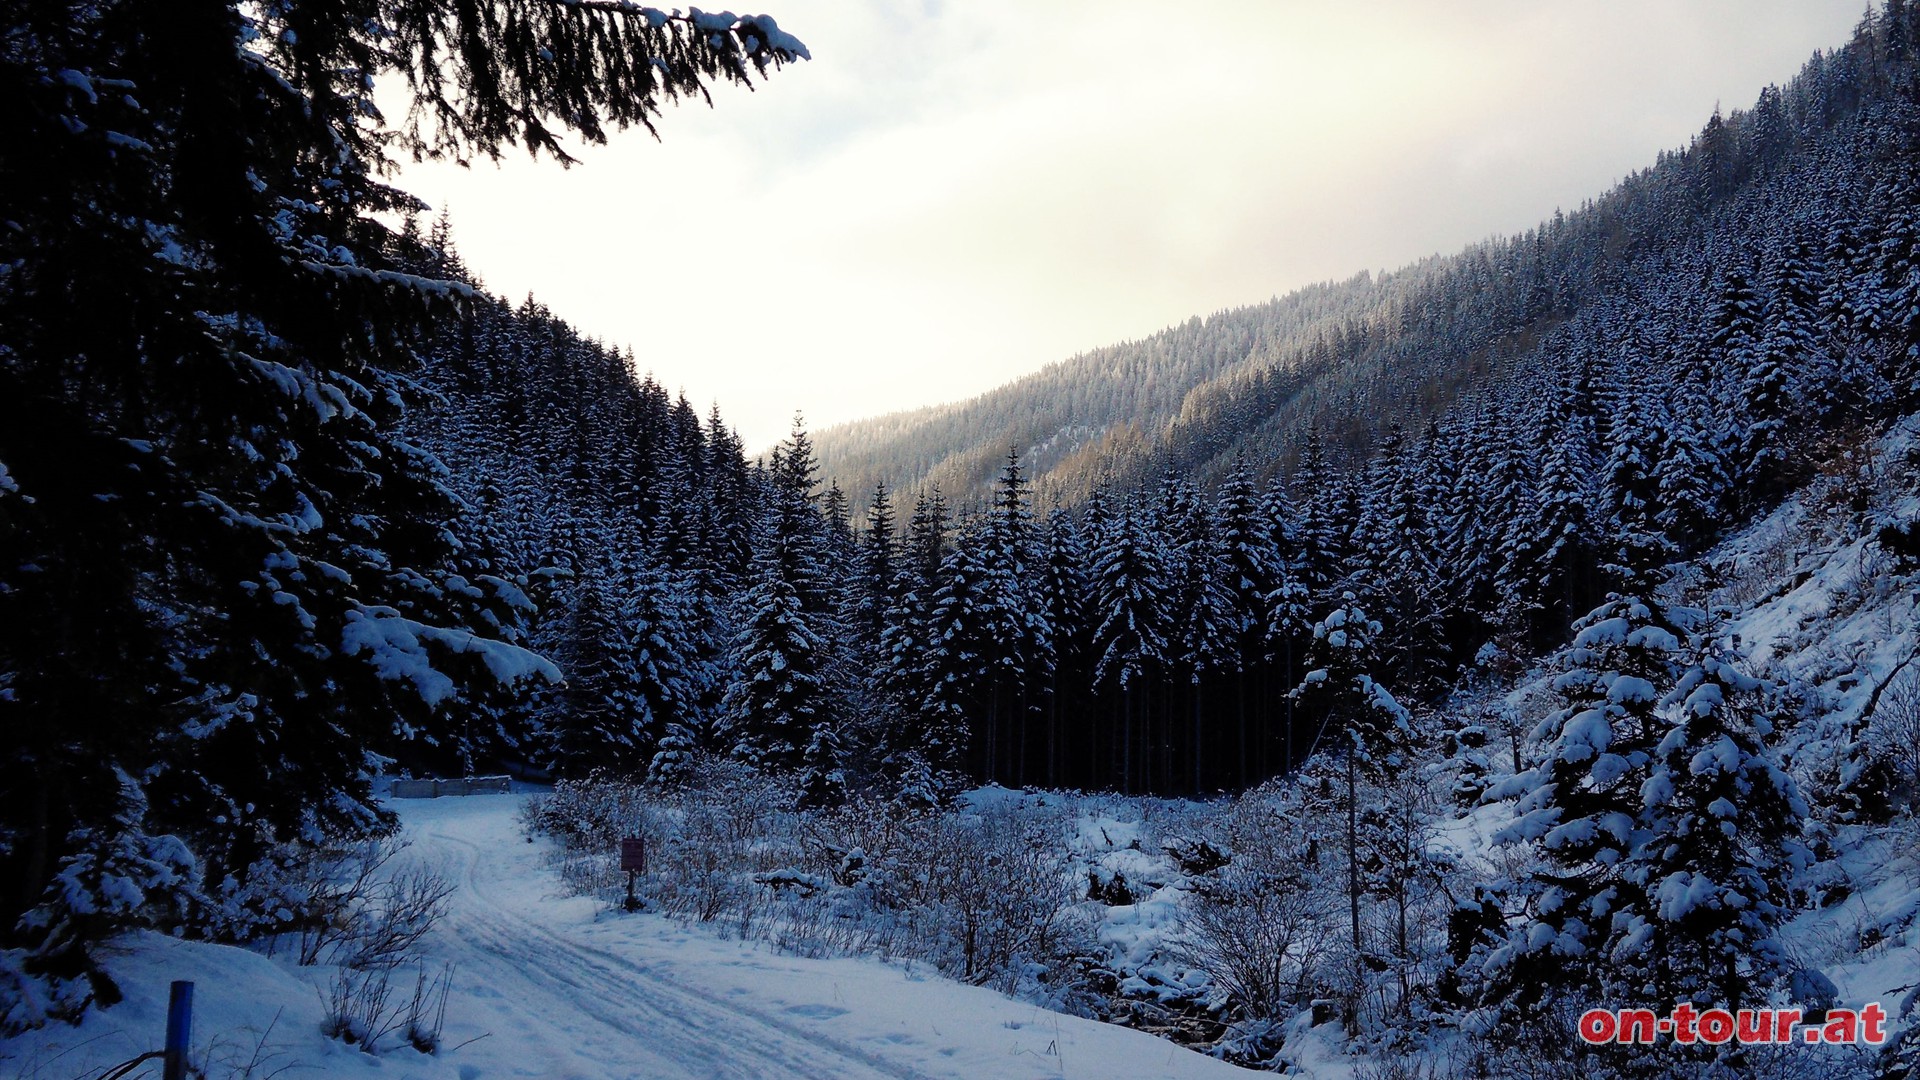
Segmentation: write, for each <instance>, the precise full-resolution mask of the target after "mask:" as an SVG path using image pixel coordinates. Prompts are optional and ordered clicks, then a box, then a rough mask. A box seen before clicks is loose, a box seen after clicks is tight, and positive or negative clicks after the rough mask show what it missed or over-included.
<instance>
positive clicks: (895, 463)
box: [817, 5, 1910, 502]
mask: <svg viewBox="0 0 1920 1080" xmlns="http://www.w3.org/2000/svg"><path fill="white" fill-rule="evenodd" d="M1891 6H1892V7H1893V8H1894V11H1893V13H1892V14H1891V15H1889V16H1887V19H1889V20H1891V22H1892V23H1898V22H1900V21H1902V20H1904V19H1906V18H1907V16H1906V14H1905V10H1904V7H1903V6H1902V5H1891ZM1877 18H1878V17H1876V19H1877ZM1898 37H1899V33H1898V32H1895V33H1894V35H1893V36H1892V37H1889V36H1887V34H1886V33H1884V32H1883V31H1881V30H1879V29H1877V28H1876V22H1875V20H1868V21H1864V22H1862V23H1861V25H1860V27H1859V29H1858V31H1857V33H1856V37H1855V40H1854V41H1853V43H1852V44H1851V45H1849V46H1848V47H1846V48H1843V49H1837V50H1833V51H1823V52H1820V53H1817V54H1815V55H1814V56H1813V57H1812V58H1811V60H1810V61H1809V62H1808V64H1807V65H1806V67H1805V69H1804V70H1803V71H1802V72H1801V73H1800V74H1799V75H1798V77H1797V78H1795V79H1793V80H1791V81H1790V82H1788V83H1786V84H1785V85H1784V86H1783V87H1768V88H1767V89H1766V90H1765V91H1764V92H1763V93H1762V94H1761V95H1760V97H1759V99H1758V100H1757V101H1755V102H1754V104H1753V105H1752V106H1751V107H1750V108H1748V109H1745V110H1742V111H1735V112H1732V113H1730V114H1728V115H1725V116H1721V115H1719V114H1718V113H1717V112H1716V114H1715V115H1714V116H1713V118H1712V119H1711V120H1710V121H1709V122H1708V123H1707V124H1706V126H1705V127H1704V128H1703V129H1702V130H1701V131H1700V133H1699V135H1698V136H1697V137H1696V138H1695V139H1694V140H1693V142H1692V144H1691V145H1690V146H1688V147H1686V148H1684V149H1678V150H1674V151H1671V152H1666V153H1663V154H1661V155H1660V156H1659V160H1658V161H1657V162H1656V163H1654V164H1653V165H1652V166H1650V167H1649V168H1646V169H1644V170H1642V171H1640V172H1638V173H1636V174H1634V175H1632V176H1630V177H1629V178H1628V179H1626V180H1625V181H1623V182H1622V183H1620V184H1619V185H1618V186H1616V187H1615V188H1614V189H1613V190H1611V191H1609V192H1607V193H1605V194H1603V195H1600V196H1599V197H1597V198H1595V199H1593V200H1590V201H1589V202H1587V203H1586V204H1585V205H1583V206H1581V207H1580V208H1578V209H1576V210H1573V211H1571V212H1567V213H1561V212H1558V211H1556V212H1555V213H1554V214H1553V215H1552V217H1551V218H1550V219H1549V220H1546V221H1543V222H1542V223H1541V225H1540V226H1539V227H1538V228H1536V229H1533V230H1531V231H1529V232H1526V233H1524V234H1522V235H1518V236H1513V237H1507V238H1497V239H1493V240H1489V241H1487V242H1484V243H1480V244H1476V245H1474V246H1472V247H1470V248H1468V249H1466V250H1465V251H1462V252H1460V253H1459V254H1456V255H1452V256H1448V257H1439V258H1431V259H1426V260H1422V261H1421V262H1419V263H1416V264H1414V265H1411V266H1407V267H1404V268H1401V269H1398V270H1394V271H1392V272H1389V273H1385V274H1377V275H1375V274H1368V273H1362V274H1360V275H1358V276H1356V277H1355V278H1352V279H1350V280H1347V281H1344V282H1337V283H1327V284H1322V285H1317V286H1314V287H1311V288H1306V289H1302V290H1299V291H1297V292H1294V293H1290V294H1288V295H1286V296H1282V297H1278V298H1276V299H1274V300H1272V301H1271V302H1269V303H1266V304H1260V305H1255V306H1252V307H1247V308H1239V309H1234V310H1228V311H1220V312H1215V313H1213V314H1211V315H1209V316H1207V317H1205V318H1202V317H1200V316H1195V317H1193V318H1191V319H1189V320H1187V321H1186V322H1185V323H1183V324H1181V325H1179V326H1174V327H1170V328H1168V329H1167V330H1165V331H1163V332H1162V333H1159V334H1156V335H1153V336H1151V337H1149V338H1146V339H1144V340H1141V341H1136V342H1128V343H1124V344H1119V345H1113V346H1108V347H1105V348H1100V349H1095V350H1092V351H1089V352H1087V353H1085V354H1083V355H1080V356H1076V357H1074V358H1072V359H1070V360H1067V361H1064V362H1062V363H1059V364H1055V365H1053V366H1051V367H1049V368H1047V369H1045V370H1043V371H1040V372H1038V373H1036V374H1034V375H1032V376H1029V377H1026V378H1023V379H1020V380H1017V381H1015V382H1012V383H1009V384H1008V385H1006V386H1004V387H1001V388H999V389H996V390H993V391H990V392H988V393H985V394H983V395H981V396H979V397H977V398H975V399H972V400H970V401H966V402H959V403H954V404H950V405H939V406H929V407H926V408H921V409H917V410H912V411H908V412H903V413H899V414H894V415H890V416H884V417H879V418H875V419H872V420H862V421H857V422H854V423H851V424H847V425H842V426H838V427H834V428H831V429H828V430H825V431H822V432H819V433H818V436H817V442H818V447H819V453H820V457H821V465H822V469H823V472H824V474H825V475H827V476H829V477H833V478H837V479H838V480H839V481H840V482H841V483H842V484H844V485H846V486H847V487H848V488H849V490H867V489H870V488H871V487H872V485H873V484H874V483H875V482H876V481H879V480H884V481H886V482H888V483H889V484H892V485H896V486H901V487H906V488H910V489H911V488H917V487H919V486H923V485H938V486H939V487H940V488H941V489H942V490H943V491H945V492H947V493H948V495H949V497H961V496H964V497H983V496H984V493H985V492H986V490H987V489H988V488H989V487H990V486H991V485H992V483H993V479H994V477H995V476H996V475H997V474H998V471H999V468H1000V463H1001V462H1002V460H1003V459H1004V458H1005V456H1006V452H1007V449H1008V447H1010V446H1016V447H1019V448H1021V450H1022V453H1023V454H1024V455H1025V456H1026V459H1027V463H1028V465H1029V467H1030V469H1031V470H1032V475H1033V478H1034V482H1035V486H1036V488H1037V489H1038V490H1039V491H1040V492H1041V494H1042V496H1043V497H1044V498H1052V497H1054V496H1056V495H1057V496H1058V497H1060V498H1062V499H1064V500H1066V501H1069V502H1078V501H1079V500H1081V499H1084V498H1085V496H1086V494H1087V493H1088V492H1089V491H1091V490H1092V489H1093V488H1094V487H1096V486H1098V485H1100V484H1101V483H1103V482H1106V483H1111V484H1114V485H1117V486H1119V487H1122V488H1135V487H1141V486H1144V485H1149V484H1152V483H1155V482H1157V481H1158V480H1159V478H1160V477H1161V476H1162V475H1164V474H1165V473H1166V472H1168V471H1174V472H1176V473H1179V474H1180V475H1183V476H1190V477H1194V478H1196V479H1199V480H1202V481H1204V482H1206V483H1208V484H1210V485H1212V484H1217V483H1219V482H1220V481H1221V480H1223V479H1224V478H1225V476H1226V475H1227V474H1228V473H1229V472H1230V471H1231V470H1232V468H1233V465H1234V462H1235V461H1236V460H1244V461H1245V462H1246V463H1247V465H1248V468H1249V469H1250V470H1251V472H1252V473H1253V474H1254V476H1255V477H1256V478H1260V479H1264V478H1266V477H1268V476H1270V475H1274V474H1289V473H1291V472H1292V471H1293V470H1294V469H1296V468H1297V465H1298V461H1299V457H1300V455H1301V453H1302V452H1303V451H1304V449H1305V442H1306V432H1307V431H1308V430H1309V429H1318V430H1319V432H1320V433H1321V435H1322V437H1323V439H1324V440H1325V443H1326V448H1327V451H1328V454H1329V456H1330V457H1331V458H1332V459H1333V460H1334V461H1335V462H1337V463H1339V464H1340V465H1341V466H1342V467H1348V468H1351V467H1357V466H1358V464H1359V463H1360V462H1362V461H1364V460H1365V459H1366V458H1368V457H1369V456H1371V453H1372V452H1373V450H1374V449H1375V448H1376V447H1377V446H1378V444H1379V442H1380V440H1381V439H1382V438H1383V429H1384V427H1385V421H1387V420H1389V419H1397V420H1399V421H1400V422H1401V423H1402V425H1403V426H1404V427H1405V428H1406V429H1407V430H1408V431H1409V432H1410V433H1413V434H1418V433H1419V432H1420V431H1421V430H1422V429H1424V428H1425V426H1426V424H1427V422H1428V421H1429V420H1432V419H1436V418H1439V417H1442V416H1449V415H1450V416H1451V417H1452V424H1451V426H1453V427H1455V428H1458V427H1459V426H1461V425H1462V424H1463V423H1464V419H1463V418H1464V417H1465V416H1466V415H1468V414H1471V413H1472V412H1474V411H1475V409H1477V408H1478V407H1479V405H1478V404H1477V403H1478V402H1479V401H1480V400H1482V399H1484V398H1488V397H1497V396H1499V395H1500V394H1501V393H1503V392H1505V391H1503V389H1502V388H1511V387H1513V386H1514V385H1515V384H1516V382H1519V381H1524V380H1534V381H1536V382H1537V381H1538V380H1539V379H1540V378H1541V375H1540V373H1539V372H1538V370H1537V369H1538V368H1540V367H1541V366H1542V364H1543V363H1548V362H1549V360H1548V358H1554V360H1553V361H1552V362H1569V361H1570V360H1571V358H1573V357H1576V356H1578V355H1581V354H1583V353H1592V354H1595V355H1601V354H1602V353H1604V354H1605V357H1606V359H1605V361H1604V362H1602V363H1599V364H1598V366H1600V367H1607V366H1613V365H1614V362H1615V360H1616V359H1617V358H1616V357H1615V356H1614V355H1613V354H1614V353H1618V352H1620V351H1622V350H1638V351H1640V352H1642V353H1645V354H1647V355H1645V356H1643V357H1639V358H1637V359H1639V360H1645V361H1647V362H1648V363H1649V364H1650V365H1651V366H1653V367H1657V368H1660V369H1662V371H1663V372H1669V369H1672V368H1674V367H1675V366H1676V364H1675V362H1676V361H1677V360H1680V359H1683V358H1684V359H1687V360H1691V361H1693V362H1702V363H1707V362H1711V361H1712V360H1713V359H1715V358H1713V357H1709V356H1706V355H1704V354H1703V353H1701V351H1700V349H1699V347H1698V345H1697V344H1696V343H1695V341H1694V340H1693V339H1694V338H1696V337H1698V336H1699V335H1700V334H1701V333H1702V332H1703V330H1702V326H1701V323H1702V317H1703V316H1704V313H1705V312H1706V311H1707V310H1709V309H1710V308H1711V307H1713V306H1714V305H1715V304H1717V303H1718V302H1719V301H1720V300H1721V299H1722V293H1723V292H1725V291H1726V290H1727V289H1728V288H1730V287H1732V282H1731V277H1732V275H1734V274H1735V273H1736V272H1738V273H1739V274H1741V275H1744V276H1745V278H1746V279H1747V284H1748V285H1749V287H1751V288H1752V289H1753V290H1754V293H1755V297H1756V299H1757V300H1759V301H1761V302H1764V301H1765V300H1766V299H1767V298H1768V297H1770V296H1771V295H1772V293H1773V292H1774V291H1776V287H1777V286H1778V284H1779V283H1778V282H1777V281H1775V280H1773V279H1772V278H1771V276H1770V275H1772V274H1773V273H1774V272H1775V270H1776V269H1779V270H1784V269H1786V268H1782V267H1780V262H1781V260H1782V259H1783V258H1785V257H1786V256H1788V255H1793V254H1796V253H1797V258H1798V260H1799V265H1800V266H1804V267H1807V268H1810V269H1811V271H1812V273H1813V274H1814V275H1815V276H1816V277H1819V278H1825V277H1826V276H1829V275H1839V276H1841V277H1845V278H1848V279H1851V278H1853V277H1856V276H1858V275H1859V274H1860V273H1862V272H1864V271H1863V269H1862V266H1863V262H1862V260H1863V259H1864V260H1867V261H1875V260H1881V259H1885V258H1899V257H1900V256H1895V255H1888V254H1887V253H1886V252H1884V251H1880V250H1879V249H1878V247H1877V245H1880V244H1882V243H1883V242H1887V241H1888V240H1889V236H1890V235H1891V234H1892V233H1897V232H1898V230H1899V229H1900V228H1901V227H1902V226H1900V225H1899V224H1898V223H1897V221H1896V220H1893V219H1890V218H1889V217H1888V215H1892V216H1893V218H1894V219H1897V218H1899V217H1900V216H1901V214H1902V213H1903V212H1902V211H1901V209H1900V208H1901V207H1902V206H1903V205H1904V203H1903V201H1902V193H1901V191H1900V190H1899V189H1900V185H1901V184H1902V183H1904V181H1902V180H1901V177H1902V176H1903V175H1905V174H1906V172H1907V171H1908V170H1909V169H1910V165H1909V164H1908V162H1907V160H1906V158H1905V155H1906V147H1905V146H1904V145H1903V143H1904V140H1906V139H1907V138H1908V137H1909V136H1908V135H1906V134H1904V132H1905V131H1906V128H1907V125H1908V124H1909V121H1907V120H1905V119H1902V117H1901V112H1902V110H1904V109H1905V108H1907V106H1906V105H1904V104H1902V102H1903V101H1904V99H1905V96H1906V95H1907V94H1908V93H1909V92H1908V91H1907V90H1906V89H1904V88H1903V85H1902V84H1903V83H1904V81H1905V80H1906V79H1907V78H1908V76H1906V75H1905V74H1903V73H1902V72H1903V71H1904V65H1905V64H1906V62H1907V50H1908V48H1909V46H1908V45H1907V44H1906V43H1904V42H1902V41H1900V40H1898ZM1868 248H1874V249H1875V251H1874V253H1873V254H1871V255H1867V254H1866V250H1867V249H1868ZM1874 272H1875V273H1878V274H1881V275H1882V276H1883V277H1884V276H1886V275H1888V274H1892V275H1893V276H1895V277H1897V276H1898V271H1895V270H1890V269H1887V268H1885V267H1882V268H1880V269H1878V270H1876V271H1874ZM1834 287H1835V288H1841V287H1844V286H1839V285H1836V286H1834ZM1823 333H1824V326H1823ZM1622 335H1639V336H1638V337H1629V338H1627V339H1626V340H1624V341H1623V340H1621V338H1622ZM1628 366H1637V365H1636V364H1632V363H1630V364H1629V365H1628ZM1669 373H1670V372H1669ZM1662 378H1665V375H1662ZM1525 429H1526V430H1528V431H1531V432H1537V431H1538V430H1539V429H1540V425H1539V424H1538V423H1534V422H1528V423H1527V424H1526V425H1525Z"/></svg>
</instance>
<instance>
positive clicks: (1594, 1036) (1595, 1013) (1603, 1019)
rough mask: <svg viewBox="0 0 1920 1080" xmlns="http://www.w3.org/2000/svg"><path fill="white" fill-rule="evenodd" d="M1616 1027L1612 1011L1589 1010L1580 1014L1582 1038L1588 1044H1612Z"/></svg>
mask: <svg viewBox="0 0 1920 1080" xmlns="http://www.w3.org/2000/svg"><path fill="white" fill-rule="evenodd" d="M1614 1026H1615V1024H1614V1019H1613V1012H1612V1011H1611V1010H1608V1009H1588V1010H1587V1011H1586V1012H1583V1013H1581V1014H1580V1037H1581V1038H1582V1039H1584V1040H1586V1041H1587V1042H1590V1043H1603V1042H1612V1041H1613V1030H1614Z"/></svg>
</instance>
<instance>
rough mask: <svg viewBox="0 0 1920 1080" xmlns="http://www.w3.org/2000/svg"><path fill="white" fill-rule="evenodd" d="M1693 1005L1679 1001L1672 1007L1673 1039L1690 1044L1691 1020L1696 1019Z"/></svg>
mask: <svg viewBox="0 0 1920 1080" xmlns="http://www.w3.org/2000/svg"><path fill="white" fill-rule="evenodd" d="M1696 1015H1697V1014H1695V1013H1694V1011H1693V1006H1692V1005H1689V1004H1687V1003H1686V1002H1684V1001H1683V1002H1681V1003H1680V1004H1678V1005H1675V1006H1674V1007H1673V1041H1674V1042H1677V1043H1682V1044H1691V1043H1692V1042H1693V1039H1694V1032H1693V1022H1694V1020H1695V1019H1696Z"/></svg>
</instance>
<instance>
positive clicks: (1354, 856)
mask: <svg viewBox="0 0 1920 1080" xmlns="http://www.w3.org/2000/svg"><path fill="white" fill-rule="evenodd" d="M1380 631H1381V626H1380V624H1379V623H1378V622H1376V621H1375V620H1373V619H1371V618H1369V617H1368V616H1367V613H1366V611H1365V610H1363V609H1362V608H1361V607H1360V605H1359V602H1358V601H1357V599H1356V598H1355V597H1354V594H1353V593H1351V592H1349V593H1346V594H1344V595H1343V596H1342V597H1341V604H1340V606H1339V607H1337V608H1335V609H1334V610H1332V611H1331V612H1328V613H1327V616H1326V618H1324V619H1322V620H1320V621H1319V622H1317V623H1315V624H1314V627H1313V645H1312V647H1311V649H1310V651H1309V653H1308V658H1307V663H1308V665H1309V666H1310V670H1309V671H1308V672H1307V674H1306V675H1305V676H1304V677H1303V678H1302V679H1301V680H1300V685H1299V686H1297V687H1295V688H1294V690H1293V691H1292V694H1293V696H1294V697H1296V698H1299V699H1300V700H1301V701H1302V702H1303V703H1305V704H1307V705H1308V706H1309V707H1311V708H1313V709H1314V710H1315V711H1316V712H1318V713H1319V715H1320V716H1321V718H1322V719H1321V731H1322V732H1325V731H1327V730H1328V729H1329V728H1331V729H1332V735H1333V738H1334V739H1335V740H1337V745H1338V746H1339V748H1340V750H1339V752H1340V755H1341V764H1342V766H1343V772H1344V774H1345V780H1346V790H1345V798H1344V803H1343V809H1344V810H1345V813H1346V830H1345V835H1344V839H1345V854H1346V864H1347V916H1348V921H1347V929H1348V935H1349V945H1350V946H1351V948H1352V960H1353V964H1354V981H1353V987H1352V991H1353V993H1354V994H1355V995H1356V996H1357V995H1358V994H1359V993H1360V987H1361V982H1362V974H1361V972H1362V961H1363V959H1364V957H1365V955H1366V946H1365V942H1364V941H1363V939H1362V935H1361V919H1360V898H1361V895H1362V882H1361V866H1360V863H1361V839H1360V829H1359V823H1360V785H1361V782H1362V780H1368V779H1373V778H1376V777H1379V776H1382V775H1384V774H1386V773H1387V772H1390V771H1392V770H1395V769H1398V768H1400V767H1401V766H1403V765H1404V764H1405V763H1406V757H1405V755H1406V753H1407V751H1408V749H1409V747H1410V744H1411V742H1412V739H1413V723H1412V717H1411V716H1410V715H1409V714H1408V712H1407V710H1406V708H1405V706H1403V705H1401V704H1400V703H1399V702H1398V701H1396V700H1394V697H1393V694H1392V693H1391V692H1390V691H1389V690H1388V689H1387V688H1386V687H1385V686H1383V685H1382V684H1381V683H1380V682H1379V681H1378V680H1376V679H1375V677H1374V675H1373V672H1374V670H1375V669H1376V668H1377V666H1378V663H1379V657H1378V656H1377V654H1376V652H1375V641H1376V640H1377V639H1378V638H1379V636H1380ZM1318 741H1319V740H1318V739H1316V740H1315V742H1316V744H1317V743H1318ZM1348 1020H1349V1026H1351V1025H1352V1023H1353V1021H1354V1017H1353V1015H1352V1010H1351V1009H1350V1010H1349V1017H1348Z"/></svg>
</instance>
